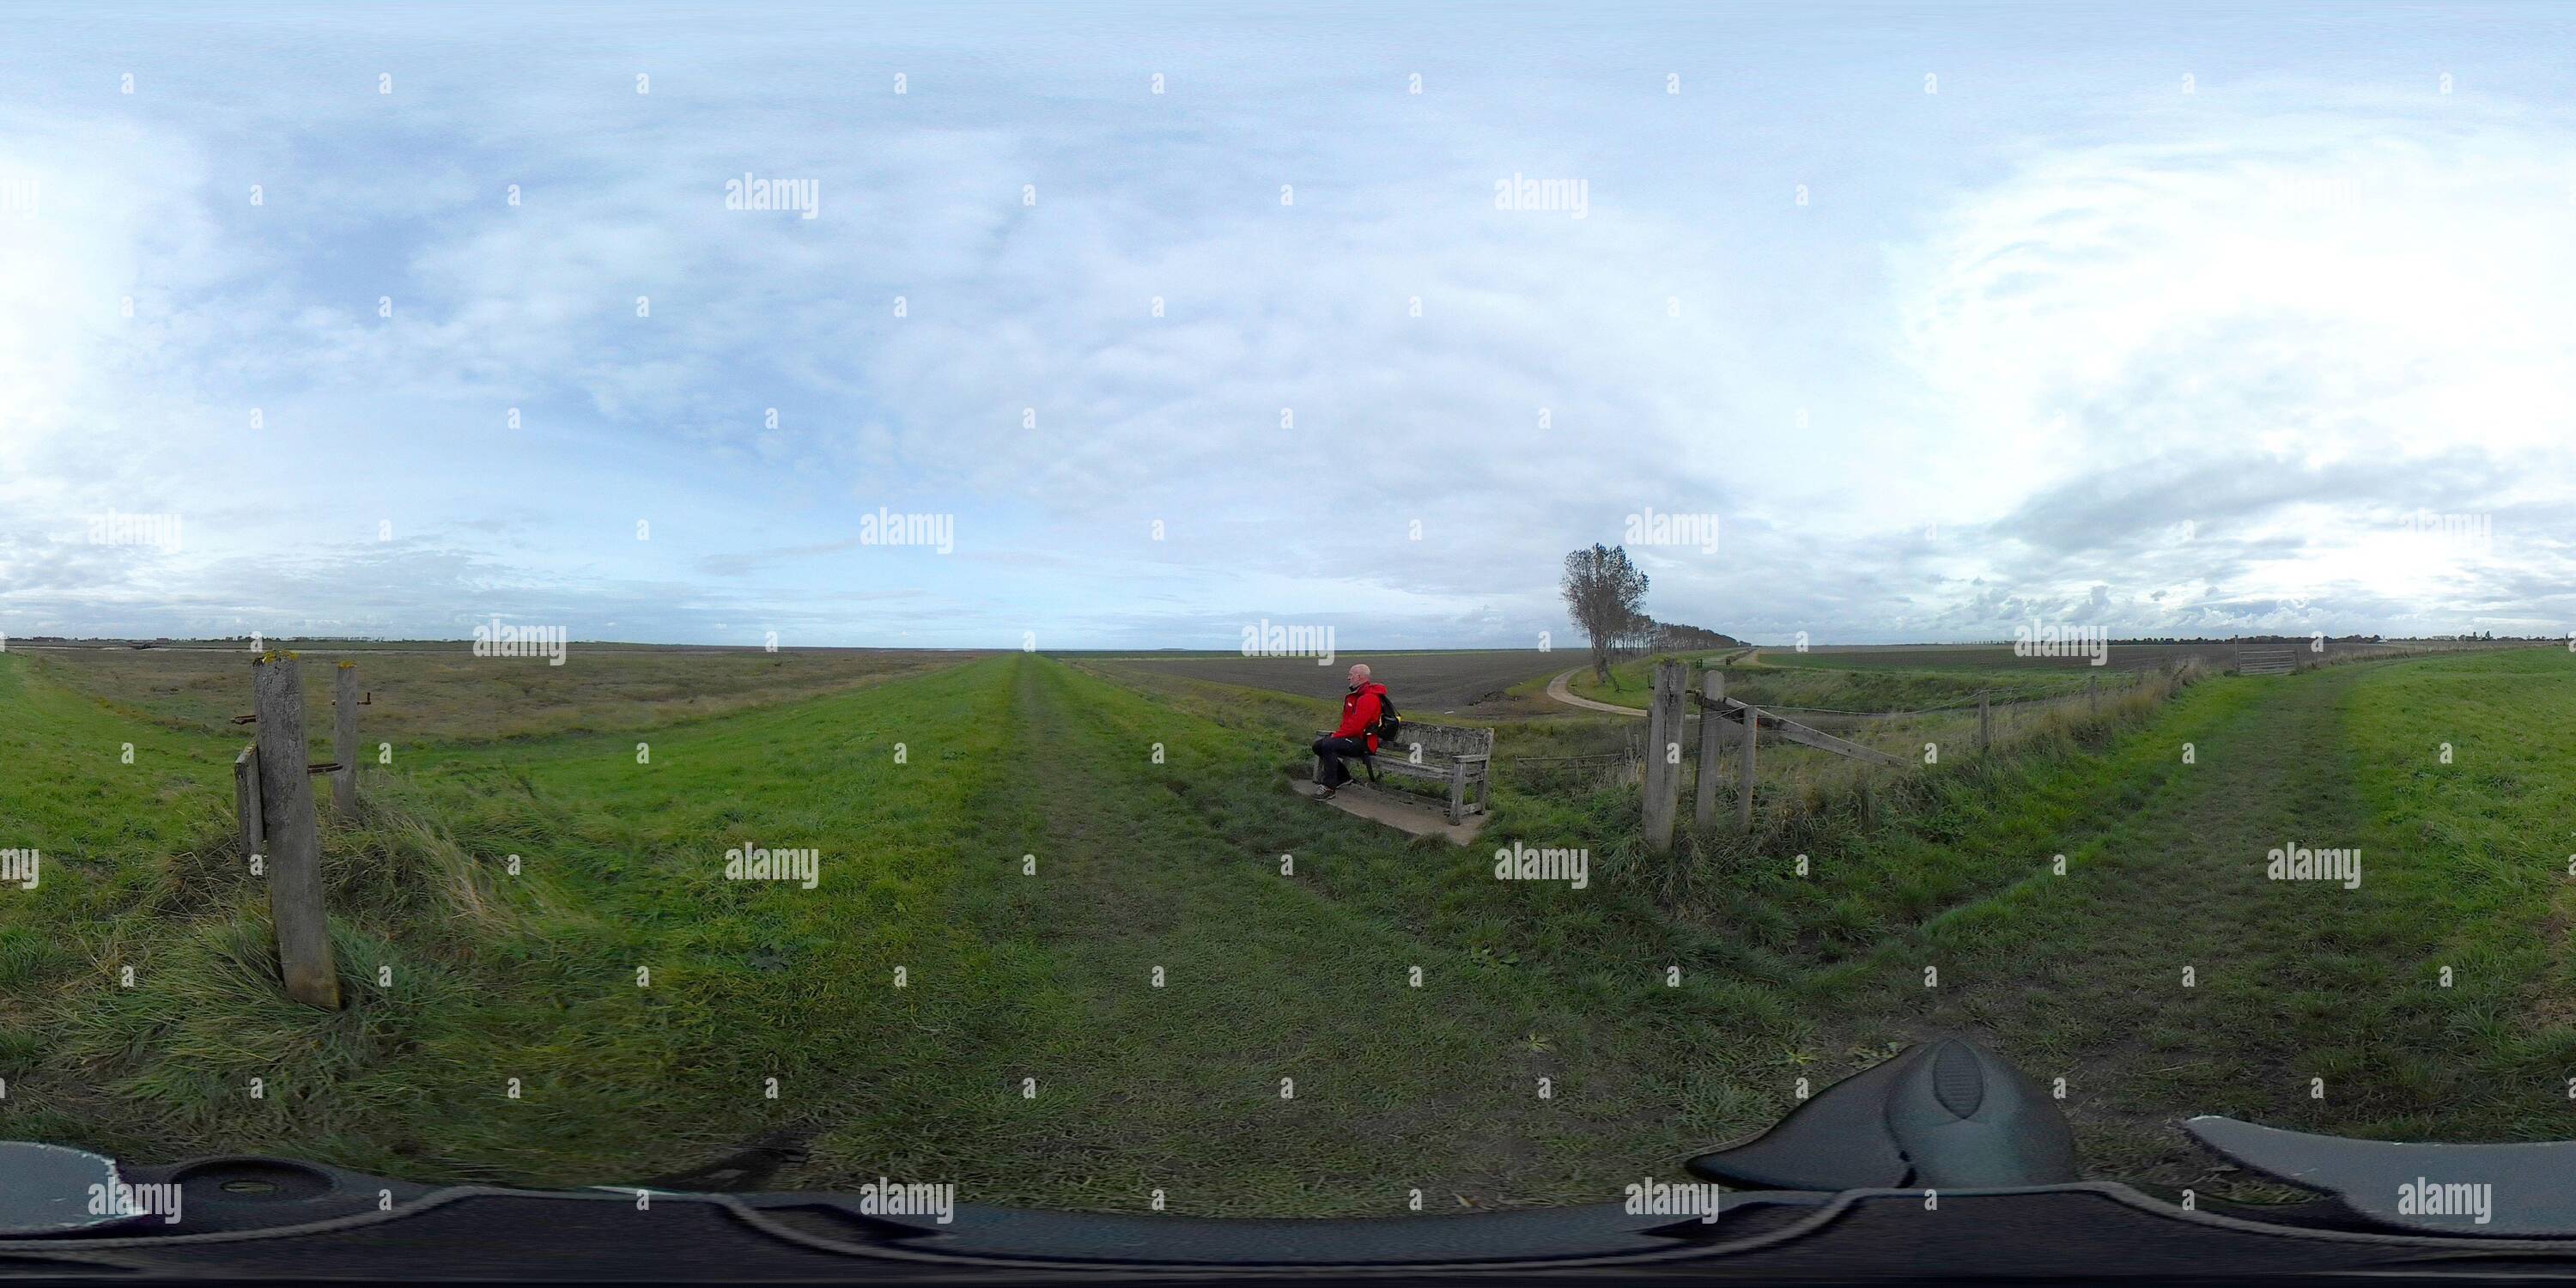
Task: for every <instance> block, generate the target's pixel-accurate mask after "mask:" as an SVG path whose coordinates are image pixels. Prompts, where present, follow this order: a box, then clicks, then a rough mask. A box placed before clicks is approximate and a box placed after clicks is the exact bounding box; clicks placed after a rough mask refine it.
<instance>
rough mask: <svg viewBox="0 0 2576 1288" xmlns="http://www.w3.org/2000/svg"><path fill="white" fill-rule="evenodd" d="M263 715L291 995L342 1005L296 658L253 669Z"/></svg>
mask: <svg viewBox="0 0 2576 1288" xmlns="http://www.w3.org/2000/svg"><path fill="white" fill-rule="evenodd" d="M250 688H251V697H252V699H253V700H254V702H255V703H256V709H257V711H258V713H259V721H258V723H259V742H258V747H259V815H260V821H261V823H262V824H263V825H264V826H265V827H266V829H267V833H268V849H267V851H266V854H267V859H268V913H269V919H270V920H271V921H273V922H275V923H276V926H277V962H278V967H279V973H280V974H281V975H282V976H283V977H284V979H285V981H286V995H287V996H288V997H291V998H294V999H295V1000H296V1001H299V1002H303V1003H305V1004H307V1005H309V1006H320V1007H325V1008H328V1009H332V1010H337V1009H339V1006H340V976H339V972H338V971H337V970H336V969H335V968H334V967H333V965H332V962H331V927H330V922H329V920H328V919H327V918H326V916H325V915H324V913H323V910H322V836H321V831H320V829H319V827H318V826H317V824H316V823H315V820H314V817H313V782H312V775H311V773H309V772H308V768H309V766H310V764H311V761H309V760H308V759H306V753H305V749H304V677H303V675H302V673H301V671H300V670H299V668H298V667H297V665H296V661H295V657H294V655H293V654H286V653H269V654H266V655H264V656H261V657H259V658H256V659H253V660H252V662H251V664H250Z"/></svg>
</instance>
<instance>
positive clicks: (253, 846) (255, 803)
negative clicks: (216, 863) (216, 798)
mask: <svg viewBox="0 0 2576 1288" xmlns="http://www.w3.org/2000/svg"><path fill="white" fill-rule="evenodd" d="M233 821H234V822H236V823H238V824H240V826H241V845H242V853H243V854H245V855H251V854H257V853H259V852H260V837H261V832H260V827H259V743H257V742H256V741H254V742H251V743H249V744H248V745H246V746H244V747H243V748H242V749H241V754H240V755H238V756H235V757H233Z"/></svg>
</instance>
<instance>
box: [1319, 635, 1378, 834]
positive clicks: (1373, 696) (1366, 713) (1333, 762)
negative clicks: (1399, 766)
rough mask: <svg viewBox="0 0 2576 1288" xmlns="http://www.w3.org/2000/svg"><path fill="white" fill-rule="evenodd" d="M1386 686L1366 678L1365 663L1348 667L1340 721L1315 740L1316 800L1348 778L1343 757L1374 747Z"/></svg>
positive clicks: (1363, 753) (1375, 747) (1326, 795)
mask: <svg viewBox="0 0 2576 1288" xmlns="http://www.w3.org/2000/svg"><path fill="white" fill-rule="evenodd" d="M1385 698H1386V686H1385V685H1383V684H1378V683H1374V682H1372V681H1371V680H1370V679H1369V669H1368V663H1366V662H1358V663H1354V664H1352V666H1351V691H1350V692H1348V693H1345V694H1343V695H1342V722H1341V723H1340V724H1339V725H1336V726H1334V728H1333V731H1332V732H1331V733H1328V734H1325V735H1324V736H1323V737H1321V738H1317V739H1316V740H1315V758H1316V761H1317V769H1316V774H1317V777H1316V779H1315V785H1316V786H1317V787H1319V788H1321V789H1322V790H1320V791H1318V792H1316V793H1315V796H1316V798H1317V799H1318V800H1320V799H1323V798H1325V797H1329V796H1331V795H1332V794H1333V793H1334V792H1335V791H1338V790H1340V788H1341V785H1342V784H1344V783H1347V782H1349V781H1350V780H1351V771H1349V770H1348V769H1345V768H1343V767H1342V757H1344V756H1366V755H1368V754H1370V753H1371V752H1374V751H1376V750H1377V732H1376V730H1377V721H1378V716H1379V715H1381V714H1383V713H1384V712H1385V710H1386V703H1385V701H1384V699H1385Z"/></svg>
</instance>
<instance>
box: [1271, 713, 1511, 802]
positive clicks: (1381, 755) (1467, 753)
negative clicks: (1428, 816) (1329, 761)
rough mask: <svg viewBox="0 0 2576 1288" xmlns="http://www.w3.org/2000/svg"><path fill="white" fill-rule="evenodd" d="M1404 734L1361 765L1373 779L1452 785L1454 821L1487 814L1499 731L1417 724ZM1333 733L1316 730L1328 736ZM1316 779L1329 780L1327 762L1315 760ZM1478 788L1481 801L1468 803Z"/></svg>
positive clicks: (1407, 724)
mask: <svg viewBox="0 0 2576 1288" xmlns="http://www.w3.org/2000/svg"><path fill="white" fill-rule="evenodd" d="M1400 727H1401V729H1402V730H1403V732H1402V734H1401V735H1400V736H1399V737H1397V739H1396V740H1395V741H1394V742H1392V743H1388V744H1385V745H1383V746H1380V747H1379V748H1378V749H1377V754H1376V755H1374V756H1371V757H1369V758H1368V759H1366V760H1364V761H1362V762H1361V764H1363V765H1365V766H1366V767H1367V772H1368V776H1369V779H1370V781H1372V782H1374V781H1376V779H1377V776H1378V775H1379V774H1380V773H1389V774H1394V775H1396V776H1397V777H1400V778H1421V779H1427V780H1429V781H1431V782H1435V783H1447V784H1448V785H1449V821H1450V822H1452V823H1463V822H1465V821H1466V820H1467V816H1468V815H1469V814H1482V813H1484V812H1485V792H1486V789H1487V787H1489V786H1490V785H1491V784H1490V783H1489V782H1488V779H1489V778H1490V777H1491V772H1492V769H1493V764H1494V731H1493V730H1491V729H1461V728H1457V727H1455V726H1453V725H1436V724H1420V723H1417V722H1415V721H1412V720H1407V721H1404V722H1403V724H1402V725H1401V726H1400ZM1331 732H1332V731H1331V730H1329V729H1323V730H1318V731H1316V736H1317V737H1319V738H1320V737H1324V736H1326V735H1328V734H1330V733H1331ZM1315 781H1316V782H1319V783H1320V782H1322V781H1324V759H1323V757H1321V756H1318V757H1316V758H1315ZM1470 785H1473V786H1474V787H1475V789H1476V798H1475V799H1474V800H1473V801H1470V800H1468V799H1467V788H1468V787H1469V786H1470Z"/></svg>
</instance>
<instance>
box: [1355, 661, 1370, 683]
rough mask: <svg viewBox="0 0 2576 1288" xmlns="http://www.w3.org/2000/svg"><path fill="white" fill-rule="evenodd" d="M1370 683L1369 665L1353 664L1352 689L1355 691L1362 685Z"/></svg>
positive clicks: (1364, 663) (1363, 663)
mask: <svg viewBox="0 0 2576 1288" xmlns="http://www.w3.org/2000/svg"><path fill="white" fill-rule="evenodd" d="M1368 681H1369V669H1368V663H1366V662H1353V663H1351V687H1352V688H1354V689H1356V688H1358V687H1360V686H1361V685H1363V684H1366V683H1368Z"/></svg>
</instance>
